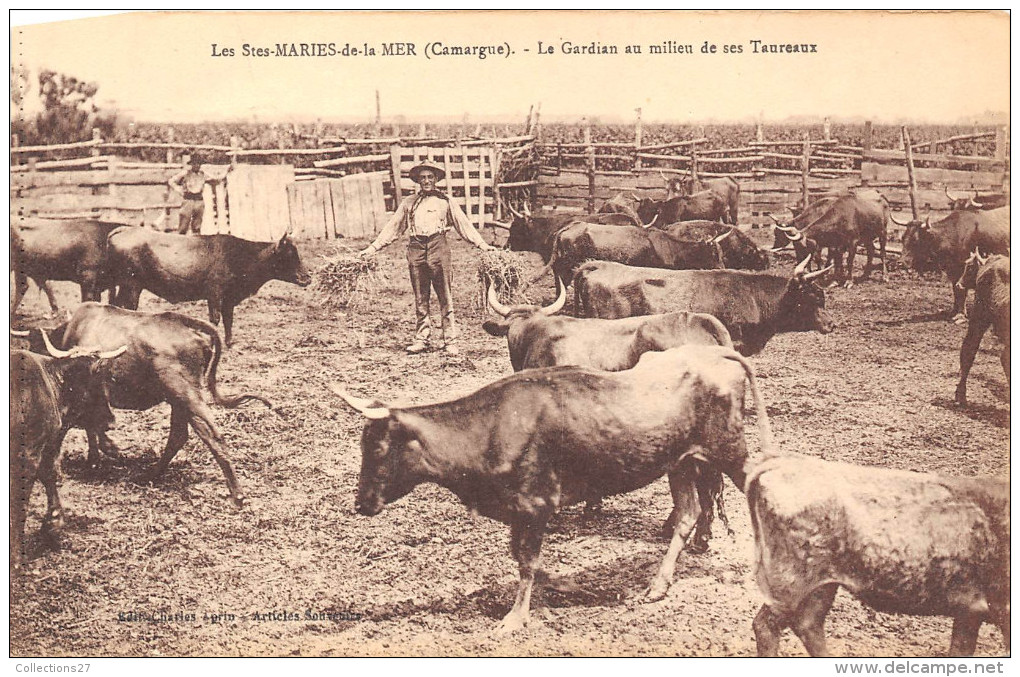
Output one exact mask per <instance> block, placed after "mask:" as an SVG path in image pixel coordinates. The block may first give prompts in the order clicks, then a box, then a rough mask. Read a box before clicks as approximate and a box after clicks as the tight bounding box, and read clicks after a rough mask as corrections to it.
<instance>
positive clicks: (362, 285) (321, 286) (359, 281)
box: [312, 245, 379, 309]
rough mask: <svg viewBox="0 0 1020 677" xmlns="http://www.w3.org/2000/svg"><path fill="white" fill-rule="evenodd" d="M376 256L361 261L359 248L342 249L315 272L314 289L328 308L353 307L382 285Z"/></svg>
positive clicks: (337, 250) (339, 248) (328, 258)
mask: <svg viewBox="0 0 1020 677" xmlns="http://www.w3.org/2000/svg"><path fill="white" fill-rule="evenodd" d="M378 267H379V264H378V262H377V261H376V259H375V257H365V258H361V257H359V256H358V251H357V250H356V249H351V248H350V247H346V246H343V245H341V246H339V247H337V248H336V250H334V252H333V254H332V255H331V256H329V257H327V258H326V261H325V263H323V264H322V266H320V267H319V268H318V269H317V270H316V271H315V272H314V273H312V289H313V290H314V291H315V292H316V293H317V295H318V296H319V299H320V300H321V302H322V304H323V305H324V306H326V307H327V308H333V309H337V308H352V307H354V306H355V305H356V304H357V303H358V301H359V300H360V296H361V295H362V294H364V292H367V291H371V290H372V289H374V288H375V285H376V283H377V282H378V277H377V275H376V272H375V271H376V269H377V268H378Z"/></svg>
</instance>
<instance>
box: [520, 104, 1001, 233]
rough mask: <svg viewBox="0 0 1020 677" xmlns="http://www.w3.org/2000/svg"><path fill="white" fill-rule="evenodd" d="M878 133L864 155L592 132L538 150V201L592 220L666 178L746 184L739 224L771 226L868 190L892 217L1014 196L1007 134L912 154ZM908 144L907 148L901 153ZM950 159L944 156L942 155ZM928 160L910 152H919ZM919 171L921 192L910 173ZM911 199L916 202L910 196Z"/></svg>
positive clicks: (806, 143)
mask: <svg viewBox="0 0 1020 677" xmlns="http://www.w3.org/2000/svg"><path fill="white" fill-rule="evenodd" d="M871 130H872V125H871V123H867V124H866V125H865V136H864V141H863V145H862V146H849V145H846V144H843V143H841V142H840V141H839V140H837V139H833V138H829V134H828V126H827V125H826V127H825V132H824V138H816V139H811V138H807V137H805V138H803V139H802V140H799V141H789V140H783V141H768V140H765V139H764V138H763V136H764V135H763V133H762V129H761V127H760V126H759V129H758V135H757V136H758V138H756V139H753V140H750V141H748V142H746V143H745V144H742V145H739V146H737V147H732V148H709V147H707V143H708V140H707V139H704V138H696V139H690V140H685V141H676V142H671V143H662V144H656V145H642V143H641V138H642V135H641V124H640V117H639V119H638V124H637V126H636V129H635V140H634V143H626V142H611V143H596V142H592V140H591V130H590V127H587V126H585V131H584V134H585V138H584V141H583V142H580V143H555V144H553V143H544V144H541V143H540V144H539V146H538V148H539V153H540V162H541V172H540V176H539V187H538V198H539V201H540V202H541V203H542V205H543V206H545V207H546V208H553V209H559V210H565V211H585V212H592V211H594V210H595V209H597V207H598V206H599V205H600V204H601V202H602V201H603V200H606V199H608V198H610V197H612V196H613V195H615V194H617V193H620V192H627V191H633V192H639V193H640V192H642V191H645V192H654V193H655V194H656V196H657V197H658V196H661V195H662V194H663V191H664V189H665V182H664V181H663V176H665V177H670V176H678V175H679V176H689V177H692V178H695V179H706V178H713V177H720V176H728V177H732V178H734V179H736V180H738V181H739V182H740V187H741V200H740V218H741V222H742V223H751V224H753V225H756V226H757V225H763V224H770V223H771V220H770V219H769V218H768V215H769V214H771V213H775V212H780V211H784V210H790V209H791V208H794V207H799V206H801V205H803V204H804V203H805V201H809V200H813V199H815V198H817V197H819V196H821V195H824V194H828V193H833V192H842V191H845V190H848V189H851V188H855V187H860V186H865V187H871V188H875V189H878V190H879V191H880V192H881V193H882V194H883V195H885V197H886V198H887V199H888V200H889V203H890V205H891V206H892V208H893V209H894V210H899V209H904V208H911V209H915V208H916V209H931V210H933V211H942V210H946V209H948V199H947V198H946V194H945V191H946V189H948V190H950V191H956V192H959V193H963V192H966V191H971V192H973V191H974V190H996V191H999V190H1004V189H1008V181H1009V178H1008V177H1009V163H1008V159H1007V157H1006V145H1007V143H1008V139H1007V129H1006V128H1004V127H1003V128H999V129H998V130H996V131H992V132H983V133H978V134H968V135H960V136H955V137H951V138H948V139H940V140H936V141H931V142H926V143H924V144H916V145H910V144H909V133H908V131H907V130H905V129H904V130H903V135H904V139H905V143H906V144H907V145H908V146H910V151H911V152H910V153H909V155H911V156H912V158H910V159H908V157H907V156H908V152H907V150H906V148H901V149H898V150H897V149H877V148H873V144H872V140H871V139H872V134H871ZM976 139H982V140H994V153H993V155H991V156H979V155H954V154H952V153H951V152H949V151H950V150H951V148H952V146H953V145H954V144H956V143H959V142H964V141H973V140H976ZM902 145H903V142H901V146H902ZM940 147H941V149H942V150H943V152H942V153H941V154H939V153H938V152H937V151H938V150H939V148H940ZM915 148H916V149H917V150H918V151H922V150H923V151H926V152H924V153H921V152H916V153H915V152H913V151H914V149H915ZM908 162H912V163H913V165H914V168H913V175H914V184H913V191H911V182H910V180H909V176H908V174H909V172H908V169H907V165H908ZM912 192H913V195H914V197H913V199H912V198H911V197H910V195H911V193H912Z"/></svg>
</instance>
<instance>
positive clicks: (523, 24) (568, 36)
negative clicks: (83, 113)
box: [11, 11, 1010, 122]
mask: <svg viewBox="0 0 1020 677" xmlns="http://www.w3.org/2000/svg"><path fill="white" fill-rule="evenodd" d="M49 18H51V17H50V16H49V15H45V14H44V19H49ZM19 20H23V21H24V20H36V19H34V18H33V17H27V18H25V19H21V18H20V17H19V16H18V15H15V16H14V17H13V19H12V22H13V23H14V24H17V23H19ZM11 38H12V57H13V61H14V63H15V64H16V65H19V64H24V65H26V66H28V67H29V68H30V69H31V70H32V71H33V74H34V72H35V71H37V70H38V69H39V68H49V69H53V70H57V71H59V72H63V73H69V74H73V75H75V76H76V77H79V78H83V79H86V80H90V81H95V82H97V83H98V84H99V85H100V90H99V97H98V99H99V102H100V104H102V105H105V106H113V107H117V108H118V109H120V110H122V111H125V112H127V113H129V114H130V115H131V116H133V117H134V118H135V119H138V120H153V121H165V122H196V121H203V120H226V119H258V120H281V121H313V120H315V119H323V120H326V121H329V120H370V119H372V118H374V116H375V92H376V90H378V91H379V96H380V102H381V109H382V115H383V120H384V121H387V120H393V119H394V118H395V117H396V116H397V115H403V116H404V117H405V118H406V119H407V120H411V121H413V120H417V119H422V118H426V117H428V118H433V117H444V116H445V117H448V118H453V119H461V117H462V116H463V115H465V114H467V115H468V117H469V119H471V120H475V121H488V120H490V119H493V118H505V119H507V120H518V119H523V117H524V116H525V115H526V114H527V111H528V108H529V106H530V105H532V104H534V103H538V102H541V107H542V108H541V110H542V115H543V118H545V119H550V118H552V119H580V117H582V116H592V117H598V118H600V119H603V120H611V119H617V120H620V121H627V122H630V121H633V119H634V117H635V108H637V107H641V108H642V111H643V112H642V115H643V118H644V119H646V120H650V121H655V120H661V121H679V122H684V121H707V120H719V121H728V120H751V119H756V118H757V117H759V116H763V117H764V118H765V119H767V120H781V119H783V118H786V117H788V116H819V117H820V116H832V117H833V118H835V119H841V118H865V119H872V120H876V121H879V122H881V121H889V122H892V121H900V120H917V121H923V122H959V121H962V120H966V119H972V118H975V117H977V116H982V115H983V114H984V113H986V112H1003V113H1004V112H1008V111H1009V51H1010V49H1009V16H1008V15H1007V14H1005V13H988V12H953V13H926V14H923V13H917V12H904V13H886V12H847V13H827V12H802V13H801V12H659V11H656V12H613V13H609V12H456V13H453V12H427V13H420V12H387V13H362V12H328V13H327V12H305V13H275V12H246V13H202V12H173V13H131V14H114V15H111V16H102V17H97V18H87V19H77V20H73V21H58V22H50V23H42V24H34V25H24V26H17V25H15V26H13V27H12V35H11ZM755 40H757V41H760V44H776V45H787V44H797V45H808V46H810V45H815V50H817V51H816V52H813V53H779V54H774V53H762V52H761V47H759V53H757V54H756V53H754V47H755V43H754V42H753V41H755ZM292 43H296V44H297V45H298V47H297V49H298V50H300V44H301V43H305V44H314V43H323V44H326V45H329V44H330V43H331V44H332V48H333V50H335V51H338V52H340V51H342V50H343V48H344V47H345V46H349V47H350V48H351V49H353V48H357V49H359V52H360V51H364V47H365V46H366V45H367V46H368V47H370V48H372V49H375V50H376V54H375V55H374V56H363V55H361V54H360V53H359V55H358V56H343V55H342V54H337V55H335V56H308V57H302V56H296V57H286V56H277V55H276V50H277V45H282V46H284V47H285V51H287V49H286V48H287V47H288V46H289V45H290V44H292ZM397 43H403V44H404V45H405V50H406V49H407V47H406V45H408V44H410V45H412V46H413V48H414V50H415V53H414V55H413V56H412V55H405V56H400V55H383V54H382V51H383V48H384V47H383V46H384V45H391V44H397ZM436 43H439V44H440V45H442V47H445V48H450V47H459V48H463V47H468V48H470V47H474V46H481V47H486V48H490V49H492V48H498V47H502V49H503V50H504V52H505V54H504V55H500V54H489V55H487V57H486V58H485V59H479V58H478V57H477V56H450V55H442V54H440V52H441V51H442V48H437V47H435V44H436ZM565 43H569V44H570V45H572V46H573V47H575V48H583V47H592V46H594V47H596V48H602V47H607V48H609V47H615V48H616V49H617V50H618V51H617V53H616V54H572V53H565V51H564V48H565ZM664 43H665V46H666V49H665V50H663V51H664V52H666V53H660V54H652V53H650V50H649V47H650V46H652V45H658V46H662V45H663V44H664ZM213 45H216V47H215V48H214V47H213ZM244 45H248V46H249V47H250V48H257V47H261V48H265V49H267V50H268V51H269V52H270V54H271V55H270V56H264V57H261V56H245V55H244V53H243V50H244ZM628 45H635V46H638V47H640V48H641V53H640V54H628V53H626V47H627V46H628ZM681 45H683V46H687V45H689V46H690V47H691V49H692V50H693V52H694V53H693V54H686V53H682V52H680V51H679V46H681ZM713 45H714V46H715V50H716V51H715V52H714V53H711V52H709V53H705V52H703V51H702V49H703V48H707V49H710V48H711V46H713ZM731 45H732V46H734V47H739V48H740V52H739V53H731V52H730V50H727V49H726V48H727V46H731ZM808 48H809V49H810V47H808ZM229 49H232V50H234V51H233V55H232V56H231V55H228V54H227V52H226V50H229ZM550 49H551V50H552V52H551V53H545V52H547V51H548V50H550ZM540 51H541V52H542V53H539V52H540ZM214 53H218V54H217V55H216V56H214ZM33 77H34V75H33ZM29 113H31V109H30V110H29Z"/></svg>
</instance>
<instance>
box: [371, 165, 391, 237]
mask: <svg viewBox="0 0 1020 677" xmlns="http://www.w3.org/2000/svg"><path fill="white" fill-rule="evenodd" d="M368 182H369V185H370V186H371V188H372V235H373V236H375V235H376V234H378V232H379V231H380V230H382V227H383V226H384V225H386V221H387V214H386V197H385V195H384V193H383V181H382V177H380V176H378V175H371V174H369V175H368Z"/></svg>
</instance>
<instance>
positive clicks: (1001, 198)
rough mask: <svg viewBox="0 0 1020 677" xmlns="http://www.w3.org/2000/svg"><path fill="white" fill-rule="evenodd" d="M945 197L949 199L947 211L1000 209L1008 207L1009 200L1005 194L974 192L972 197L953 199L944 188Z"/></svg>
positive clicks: (947, 187) (946, 188) (947, 189)
mask: <svg viewBox="0 0 1020 677" xmlns="http://www.w3.org/2000/svg"><path fill="white" fill-rule="evenodd" d="M945 191H946V197H947V198H949V209H950V210H952V211H956V210H958V209H1000V208H1002V207H1008V206H1009V198H1008V197H1006V194H1005V193H979V192H978V191H976V190H975V191H974V195H973V197H972V196H970V195H967V196H966V197H954V196H953V195H952V194H951V193H950V192H949V186H945Z"/></svg>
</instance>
